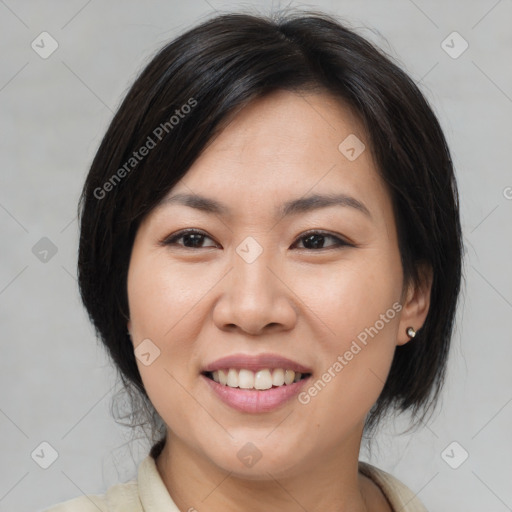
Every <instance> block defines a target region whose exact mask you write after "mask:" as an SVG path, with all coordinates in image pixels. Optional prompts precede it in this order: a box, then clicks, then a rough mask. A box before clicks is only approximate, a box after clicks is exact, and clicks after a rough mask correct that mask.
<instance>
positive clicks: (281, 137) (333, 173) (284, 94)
mask: <svg viewBox="0 0 512 512" xmlns="http://www.w3.org/2000/svg"><path fill="white" fill-rule="evenodd" d="M363 148H364V149H363ZM347 150H348V151H347ZM359 153H360V154H359ZM354 156H356V158H354ZM334 193H336V194H345V195H347V196H351V197H353V198H355V199H356V200H359V201H360V202H362V203H365V204H366V206H367V208H368V210H370V211H371V210H374V213H375V214H376V215H377V216H378V214H379V209H381V210H382V209H386V208H389V206H390V205H389V198H388V196H387V191H386V188H385V186H384V183H383V181H382V179H381V178H380V176H379V174H378V173H377V171H376V168H375V165H374V163H373V159H372V156H371V152H370V148H369V143H368V141H367V136H366V134H365V131H364V130H363V127H362V123H361V122H360V120H359V119H358V117H357V115H356V114H355V113H354V112H353V110H352V109H350V108H349V107H348V106H347V105H345V104H344V103H342V102H341V101H340V100H339V99H337V98H334V97H332V96H330V95H327V94H319V93H315V94H311V93H310V94H299V93H293V92H289V91H276V92H273V93H271V94H270V95H267V96H265V97H263V98H258V99H256V100H254V101H252V102H251V103H249V104H248V105H247V106H246V107H244V108H243V109H242V110H240V111H239V112H238V113H237V114H236V115H234V116H232V117H231V118H230V119H229V123H228V124H227V125H226V126H225V127H224V128H223V129H222V130H221V131H220V133H219V134H218V135H217V136H216V137H215V138H214V139H213V141H211V142H210V144H209V145H208V146H207V147H206V149H205V150H204V151H203V153H202V154H201V155H200V156H199V157H198V158H197V159H196V161H195V162H194V163H193V165H192V166H191V167H190V169H189V170H188V171H187V173H186V174H185V176H184V177H183V178H182V180H180V182H178V183H177V184H176V185H175V186H174V187H173V189H172V190H171V191H170V192H169V193H168V194H167V196H166V198H164V200H163V201H162V202H161V203H160V206H163V205H168V204H169V203H170V202H169V201H168V198H169V197H171V196H176V195H177V194H198V195H202V196H208V197H210V198H217V199H219V200H220V201H222V202H223V203H226V202H229V204H230V205H232V206H233V208H230V211H231V210H232V211H236V212H238V213H241V212H244V213H248V212H252V213H255V212H258V211H259V210H261V207H262V205H265V206H270V204H273V205H274V206H273V210H274V211H276V212H277V211H278V208H277V205H280V204H282V203H285V202H287V200H290V199H297V198H299V197H303V196H310V195H313V194H322V195H325V194H334ZM171 203H172V202H171ZM174 204H180V202H177V203H174ZM181 204H183V202H181ZM267 209H268V208H267ZM280 211H282V209H281V210H280Z"/></svg>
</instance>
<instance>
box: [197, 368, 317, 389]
mask: <svg viewBox="0 0 512 512" xmlns="http://www.w3.org/2000/svg"><path fill="white" fill-rule="evenodd" d="M202 375H204V376H205V377H206V378H208V379H210V380H212V381H214V382H216V383H217V384H220V385H221V386H226V387H230V388H235V389H246V390H254V391H265V390H268V389H273V388H280V387H286V386H291V385H292V384H294V383H296V382H299V381H303V380H306V379H308V378H309V377H311V373H310V372H296V371H294V370H291V369H288V368H286V369H285V368H263V369H260V370H258V371H252V370H250V369H247V368H221V369H218V370H215V371H204V372H202Z"/></svg>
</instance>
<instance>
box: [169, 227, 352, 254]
mask: <svg viewBox="0 0 512 512" xmlns="http://www.w3.org/2000/svg"><path fill="white" fill-rule="evenodd" d="M205 239H209V240H212V238H211V237H209V236H208V235H207V234H206V233H204V232H203V231H199V230H197V229H186V230H182V231H179V232H178V233H175V234H174V235H171V236H169V237H167V238H165V239H164V240H162V241H161V242H160V244H161V245H164V246H167V245H179V246H182V247H184V248H186V249H201V248H208V247H216V246H217V245H216V244H215V243H214V244H213V245H207V246H205V245H203V242H204V241H205ZM325 239H331V240H332V241H334V243H332V244H330V245H328V246H327V247H326V246H325ZM181 240H182V241H183V243H178V242H179V241H181ZM212 241H213V240H212ZM299 242H302V245H303V247H299V249H306V250H321V249H334V248H336V247H345V246H346V247H354V245H353V244H351V243H349V242H346V241H345V240H343V239H341V238H340V237H338V236H335V235H333V234H331V233H327V232H324V231H310V232H308V233H306V234H304V235H302V236H301V237H300V238H298V239H297V241H296V242H295V243H294V245H292V247H294V246H295V245H297V243H299Z"/></svg>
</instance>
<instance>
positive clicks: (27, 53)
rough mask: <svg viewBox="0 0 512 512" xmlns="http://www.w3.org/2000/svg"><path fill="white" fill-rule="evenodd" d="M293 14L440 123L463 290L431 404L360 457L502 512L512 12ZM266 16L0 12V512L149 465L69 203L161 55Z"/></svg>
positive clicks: (463, 7)
mask: <svg viewBox="0 0 512 512" xmlns="http://www.w3.org/2000/svg"><path fill="white" fill-rule="evenodd" d="M290 5H291V6H292V7H297V8H305V9H307V8H314V9H320V10H324V11H326V12H328V13H330V14H334V15H336V16H339V17H341V18H342V19H344V20H345V21H346V22H347V23H348V24H349V25H350V26H352V27H354V28H355V29H356V30H357V31H358V32H359V33H360V34H361V35H363V36H365V37H367V38H369V39H370V40H371V41H373V42H375V43H376V44H378V45H379V46H381V47H382V48H383V49H384V50H386V51H387V52H388V53H390V54H391V55H392V56H393V57H394V58H395V59H397V60H398V62H399V63H401V65H402V67H403V68H404V69H405V70H406V71H407V72H408V73H409V74H410V75H411V76H412V77H413V78H414V80H415V81H416V82H417V83H418V84H419V86H420V87H421V89H422V91H423V92H424V93H425V94H426V96H427V98H428V99H429V101H430V102H431V104H432V106H433V108H434V110H435V112H436V114H437V115H438V116H439V119H440V121H441V124H442V126H443V129H444V130H445V133H446V136H447V139H448V142H449V144H450V148H451V151H452V153H453V159H454V163H455V167H456V172H457V178H458V184H459V189H460V197H461V205H460V206H461V216H462V224H463V229H464V241H465V244H466V262H465V286H464V289H463V292H462V295H461V301H460V307H459V311H458V316H457V326H456V331H455V335H454V338H453V347H452V352H451V355H450V360H449V368H448V378H447V382H446V386H445V389H444V392H443V397H442V402H441V404H440V407H439V409H438V412H437V414H436V415H435V416H433V417H432V419H431V420H430V421H429V422H428V424H426V425H424V427H423V428H421V429H420V430H419V431H417V432H415V433H413V434H406V435H398V431H399V430H400V428H402V427H403V426H404V425H405V423H403V424H402V423H400V422H398V423H397V424H395V425H388V426H386V427H385V428H383V430H382V431H381V432H380V434H379V435H378V437H377V439H376V440H375V443H374V444H375V446H378V449H376V450H375V451H374V452H372V453H371V454H369V453H368V454H365V453H362V454H361V458H362V459H366V460H370V462H371V463H373V464H375V465H377V466H379V467H380V468H382V469H384V470H386V471H389V472H391V473H392V474H394V475H395V476H397V477H398V478H399V479H401V480H402V481H403V482H405V483H406V484H407V485H408V486H409V487H410V488H411V489H412V490H414V492H416V493H418V495H419V497H420V499H421V500H422V501H423V502H424V503H425V505H426V506H427V508H428V509H429V511H445V510H453V511H464V512H472V511H475V512H476V511H478V512H481V511H483V510H485V511H491V510H492V511H493V512H502V511H503V512H505V511H507V510H512V486H511V485H510V482H511V481H512V436H511V432H512V372H511V366H512V364H511V363H512V335H511V329H510V326H509V324H508V320H509V319H510V318H511V316H512V271H511V261H512V258H511V255H512V236H511V227H510V225H511V220H512V172H511V157H510V155H511V153H510V151H511V141H512V129H511V119H512V67H511V66H510V62H511V53H512V52H511V47H512V31H511V28H510V27H511V26H512V23H511V22H512V2H511V1H510V0H498V1H496V0H477V1H472V2H468V1H464V0H452V1H446V0H435V1H426V0H414V1H413V0H390V1H382V0H365V1H360V0H357V1H356V0H332V1H318V2H310V3H298V2H291V3H290ZM278 6H279V5H278V2H275V3H274V8H276V7H278ZM284 6H285V2H283V3H282V4H281V7H284ZM271 8H272V4H271V3H270V2H252V3H251V2H246V3H234V2H223V1H217V0H209V1H206V0H189V1H187V2H178V1H154V2H142V1H136V0H129V1H121V0H111V1H100V0H90V1H87V0H72V1H67V2H63V1H62V2H58V1H49V0H48V1H37V2H36V1H35V0H31V1H15V0H5V1H4V0H0V42H1V66H0V109H1V117H0V130H1V136H0V145H1V165H0V176H1V186H0V227H1V233H2V242H1V262H2V264H1V268H0V320H1V328H2V334H3V336H2V343H1V357H0V390H1V391H0V393H1V395H0V434H1V435H0V465H1V466H0V510H1V511H9V512H27V511H37V510H42V509H44V508H45V507H48V506H50V505H52V504H55V503H57V502H60V501H63V500H67V499H70V498H73V497H76V496H79V495H80V494H82V493H102V492H104V491H105V489H106V488H107V487H108V486H110V485H112V484H114V483H116V482H119V481H125V480H127V479H129V478H131V477H132V476H134V475H135V471H136V468H137V464H138V462H139V461H140V460H141V458H142V457H143V456H145V455H146V451H147V446H146V445H144V444H143V443H141V442H135V443H129V442H128V441H129V439H130V432H129V431H128V430H126V429H123V428H122V427H120V426H118V425H117V424H116V423H115V422H114V420H113V419H112V418H111V416H110V410H109V407H110V401H111V397H112V394H113V392H114V390H115V389H117V388H116V377H115V373H114V372H113V371H112V369H111V367H110V364H109V362H108V360H107V358H106V356H105V354H104V352H103V349H102V348H101V346H100V345H99V343H98V342H97V341H96V340H95V337H94V332H93V329H92V327H91V325H90V324H89V322H88V319H87V317H86V313H85V310H84V309H83V307H82V306H81V303H80V301H79V296H78V290H77V282H76V257H77V247H78V226H77V220H76V205H77V200H78V196H79V193H80V190H81V187H82V184H83V181H84V178H85V176H86V173H87V171H88V166H89V165H90V163H91V160H92V158H93V156H94V153H95V151H96V149H97V147H98V144H99V142H100V140H101V137H102V136H103V134H104V131H105V130H106V127H107V125H108V123H109V121H110V120H111V118H112V115H113V112H115V110H116V108H117V107H118V105H119V103H120V101H121V99H122V97H123V95H124V94H125V93H126V91H127V89H128V87H129V86H130V85H131V83H132V81H133V80H134V78H135V77H136V76H137V74H138V72H140V70H141V69H142V67H143V66H144V65H145V63H147V62H148V59H149V58H150V57H151V56H152V55H153V54H154V53H155V52H156V50H157V49H159V48H160V47H161V46H162V45H163V44H164V43H165V42H166V41H168V40H169V39H171V38H173V37H175V36H176V35H178V34H180V33H182V32H184V31H185V30H187V29H189V28H191V27H192V26H193V25H195V24H197V23H198V22H200V21H203V20H206V19H208V18H209V17H211V16H213V15H215V14H217V13H218V12H227V11H232V10H236V11H245V12H256V13H257V12H260V13H267V12H268V11H269V10H270V9H271ZM42 32H47V33H48V34H49V36H48V35H43V36H41V35H40V34H41V33H42ZM454 32H456V34H453V33H454ZM41 38H44V41H45V43H44V44H42V43H41V42H40V41H41ZM33 41H35V43H34V45H33V44H32V43H33ZM38 41H39V43H38ZM53 41H55V42H53ZM37 44H39V46H37ZM56 44H58V47H57V49H56V50H55V51H54V52H53V53H52V54H51V55H49V56H48V55H46V54H45V52H49V51H50V50H51V49H52V45H54V46H55V45H56ZM466 45H467V48H466ZM43 46H44V48H43ZM43 57H46V58H43ZM38 244H39V245H38ZM45 251H46V252H45ZM397 425H398V426H397ZM41 443H48V444H41ZM453 443H455V444H453ZM370 455H371V457H370ZM369 457H370V458H369ZM466 457H467V458H466ZM464 459H465V460H464ZM50 462H52V463H51V465H49V467H48V468H47V469H44V468H43V467H42V466H44V465H46V464H49V463H50Z"/></svg>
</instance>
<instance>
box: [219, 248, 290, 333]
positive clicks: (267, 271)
mask: <svg viewBox="0 0 512 512" xmlns="http://www.w3.org/2000/svg"><path fill="white" fill-rule="evenodd" d="M269 253H270V251H263V253H262V254H260V255H259V256H258V257H257V258H256V259H255V260H254V261H251V260H245V259H244V258H243V257H242V256H240V255H239V254H238V253H236V252H235V253H234V254H233V259H232V262H233V266H232V268H231V271H230V272H229V273H228V275H227V276H226V277H225V279H223V280H222V282H221V286H222V288H221V295H220V298H219V299H218V300H217V301H216V304H215V308H214V312H213V321H214V323H215V324H216V325H217V327H218V328H219V329H222V330H226V331H236V330H240V331H242V332H244V333H246V334H250V335H253V336H257V335H261V334H264V333H265V332H278V331H281V330H282V331H286V330H290V329H293V327H294V325H295V323H296V321H297V307H296V304H295V301H294V294H293V291H292V290H291V289H290V288H289V287H288V286H287V285H286V277H285V275H284V272H283V269H282V266H281V267H280V266H279V264H278V263H277V262H276V261H275V258H272V257H271V255H270V254H269ZM249 261H250V262H249ZM279 269H281V270H279Z"/></svg>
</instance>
